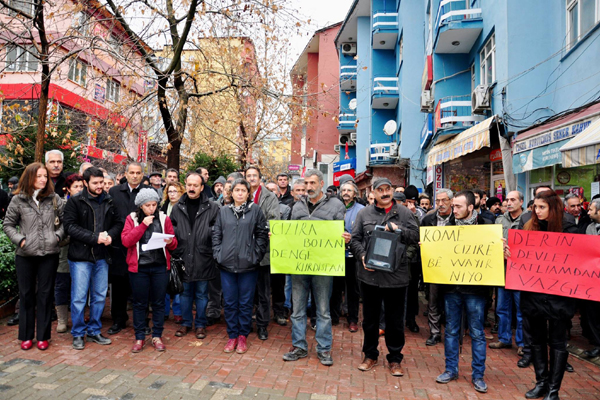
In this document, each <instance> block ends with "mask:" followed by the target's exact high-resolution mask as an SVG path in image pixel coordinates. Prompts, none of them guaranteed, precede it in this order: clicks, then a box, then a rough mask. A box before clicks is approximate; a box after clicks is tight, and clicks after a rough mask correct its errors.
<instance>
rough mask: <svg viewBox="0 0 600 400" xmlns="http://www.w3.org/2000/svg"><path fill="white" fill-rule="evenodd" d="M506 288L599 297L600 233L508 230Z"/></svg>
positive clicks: (567, 295) (596, 299) (580, 296)
mask: <svg viewBox="0 0 600 400" xmlns="http://www.w3.org/2000/svg"><path fill="white" fill-rule="evenodd" d="M508 246H509V247H510V255H511V257H510V258H509V259H508V262H507V264H506V288H507V289H513V290H524V291H527V292H538V293H548V294H555V295H558V296H566V297H575V298H578V299H586V300H594V301H600V236H592V235H580V234H571V233H556V232H538V231H517V230H513V229H511V230H509V231H508Z"/></svg>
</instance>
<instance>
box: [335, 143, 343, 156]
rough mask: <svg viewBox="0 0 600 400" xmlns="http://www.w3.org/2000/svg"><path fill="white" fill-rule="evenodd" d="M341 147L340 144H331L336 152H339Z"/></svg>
mask: <svg viewBox="0 0 600 400" xmlns="http://www.w3.org/2000/svg"><path fill="white" fill-rule="evenodd" d="M341 148H342V145H341V144H334V145H333V151H335V152H336V153H337V154H340V149H341Z"/></svg>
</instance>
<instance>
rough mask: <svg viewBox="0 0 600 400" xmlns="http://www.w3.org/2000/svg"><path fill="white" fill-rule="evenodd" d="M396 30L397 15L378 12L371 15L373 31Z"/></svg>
mask: <svg viewBox="0 0 600 400" xmlns="http://www.w3.org/2000/svg"><path fill="white" fill-rule="evenodd" d="M377 29H398V13H390V12H384V11H378V12H376V13H375V14H373V30H374V31H375V30H377Z"/></svg>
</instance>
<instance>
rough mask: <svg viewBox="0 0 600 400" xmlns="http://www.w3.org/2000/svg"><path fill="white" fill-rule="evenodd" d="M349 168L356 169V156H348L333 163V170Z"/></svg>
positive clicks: (338, 170)
mask: <svg viewBox="0 0 600 400" xmlns="http://www.w3.org/2000/svg"><path fill="white" fill-rule="evenodd" d="M351 169H356V158H348V159H347V160H342V161H337V162H334V163H333V172H340V171H348V170H351Z"/></svg>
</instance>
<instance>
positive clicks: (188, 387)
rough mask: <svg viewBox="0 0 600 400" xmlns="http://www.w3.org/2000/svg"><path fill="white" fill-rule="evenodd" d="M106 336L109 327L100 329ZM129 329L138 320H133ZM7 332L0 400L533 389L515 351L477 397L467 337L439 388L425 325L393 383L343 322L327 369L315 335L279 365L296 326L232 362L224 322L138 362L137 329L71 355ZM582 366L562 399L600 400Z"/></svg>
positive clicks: (497, 357)
mask: <svg viewBox="0 0 600 400" xmlns="http://www.w3.org/2000/svg"><path fill="white" fill-rule="evenodd" d="M103 323H104V326H105V328H104V329H103V331H106V328H107V327H108V326H109V325H110V321H109V319H104V321H103ZM129 323H131V320H130V322H129ZM1 324H2V325H0V399H14V400H16V399H38V398H64V399H69V400H78V399H95V400H100V399H163V398H164V399H215V400H216V399H306V400H329V399H390V400H391V399H394V400H396V399H431V400H433V399H436V400H441V399H443V400H454V399H477V398H481V399H489V400H491V399H523V398H524V393H525V392H526V391H527V390H528V389H530V388H531V387H532V384H533V381H534V373H533V369H532V368H528V369H520V368H517V366H516V362H517V361H518V359H519V358H518V356H517V355H516V348H513V349H508V350H491V349H488V352H487V363H486V366H487V369H486V374H485V376H486V381H487V383H488V386H489V391H488V393H487V394H480V393H477V392H475V390H474V389H473V388H472V385H471V379H470V372H471V367H470V362H471V357H470V353H471V351H470V347H471V346H470V339H469V338H468V337H467V338H465V346H464V350H463V354H462V356H461V360H460V378H459V380H458V381H454V382H451V383H450V384H448V385H440V384H437V383H435V377H436V376H437V375H438V374H440V373H441V372H442V371H443V369H444V348H443V345H437V346H435V347H427V346H425V340H426V338H427V336H428V332H427V329H425V328H426V326H427V322H426V319H425V317H422V316H420V317H419V319H418V324H419V326H420V327H421V332H420V333H418V334H414V333H411V332H408V331H407V333H406V346H405V350H404V355H405V358H404V361H403V366H404V370H405V375H404V377H401V378H394V377H392V376H391V375H390V374H389V373H388V370H387V368H386V367H385V366H383V365H382V364H381V362H382V361H383V360H384V356H383V355H384V354H385V353H386V351H385V350H384V349H385V346H384V341H383V339H381V346H382V347H380V350H381V351H382V356H380V360H379V361H380V364H379V366H377V367H375V369H374V370H373V371H370V372H361V371H359V370H358V369H357V368H356V367H357V366H358V364H359V363H360V362H361V345H362V332H360V331H359V332H358V333H350V332H349V331H348V330H347V325H346V324H345V323H341V324H340V325H339V326H335V327H334V328H333V334H334V340H333V357H334V362H335V364H334V365H333V366H332V367H329V368H328V367H324V366H322V365H321V364H320V363H319V361H318V359H317V357H316V352H315V349H314V346H315V341H314V332H313V331H312V330H309V331H308V334H307V336H308V341H309V345H310V346H311V348H310V351H309V357H308V358H306V359H303V360H300V361H297V362H293V363H286V362H284V361H282V359H281V356H282V354H283V353H284V352H285V351H286V350H287V349H288V348H289V346H290V343H291V335H290V327H289V326H288V327H280V326H278V325H276V324H272V325H271V326H270V327H269V339H268V340H267V341H264V342H261V341H260V340H258V339H257V338H256V335H255V334H250V337H249V344H250V348H249V351H248V353H246V354H244V355H238V354H235V353H234V354H225V353H223V352H222V348H223V346H224V345H225V342H226V340H227V337H226V334H225V325H224V323H220V324H217V325H215V326H212V327H209V328H208V337H207V338H206V339H204V340H196V339H195V337H194V336H193V335H192V334H188V336H186V337H183V338H177V337H175V336H174V333H175V330H176V327H177V325H175V324H174V323H173V321H172V320H169V321H168V322H166V326H165V332H164V336H163V338H164V339H165V343H166V345H167V351H166V352H164V353H158V352H155V351H154V349H153V348H152V347H151V346H147V347H146V348H145V349H144V351H143V352H142V353H139V354H132V353H131V352H130V347H131V344H132V341H133V329H132V328H131V326H130V325H129V326H128V327H127V329H125V330H123V331H122V332H121V333H119V334H117V335H115V336H111V338H112V339H113V344H112V345H110V346H100V345H97V344H95V343H86V348H85V350H83V351H77V350H73V349H72V348H71V340H72V338H71V335H70V334H56V333H54V332H53V335H52V342H51V345H50V348H49V349H48V350H47V351H45V352H42V351H39V350H38V349H37V348H35V347H34V348H33V349H31V350H29V351H22V350H20V348H19V342H18V341H17V327H7V326H6V320H4V321H1ZM570 362H571V364H572V365H573V366H574V367H575V372H574V373H573V374H566V376H565V379H564V381H563V388H562V390H561V399H563V398H564V399H577V400H579V399H600V369H599V368H598V367H596V366H594V365H592V364H590V363H587V362H584V361H581V360H579V359H577V358H575V357H570Z"/></svg>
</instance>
